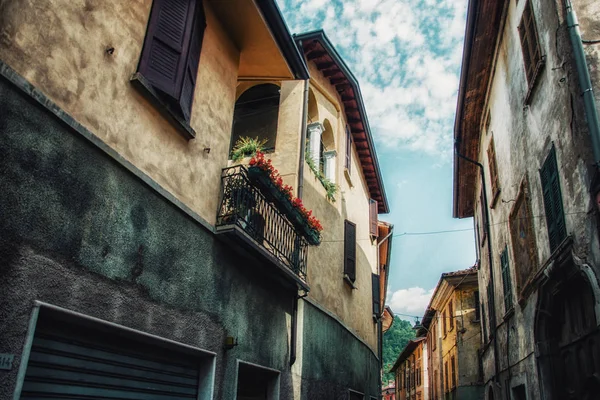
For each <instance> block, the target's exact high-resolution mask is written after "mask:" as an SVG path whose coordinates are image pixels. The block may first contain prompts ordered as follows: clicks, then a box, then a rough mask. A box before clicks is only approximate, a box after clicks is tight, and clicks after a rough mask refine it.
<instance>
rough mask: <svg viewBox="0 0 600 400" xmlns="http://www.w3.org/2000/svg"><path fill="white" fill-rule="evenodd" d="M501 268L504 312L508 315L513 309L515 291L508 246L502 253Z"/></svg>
mask: <svg viewBox="0 0 600 400" xmlns="http://www.w3.org/2000/svg"><path fill="white" fill-rule="evenodd" d="M500 268H501V271H502V272H501V273H502V291H503V294H504V312H505V313H506V314H508V313H509V312H510V311H511V310H512V309H513V308H514V303H513V290H512V280H511V274H510V260H509V256H508V246H504V250H502V253H500Z"/></svg>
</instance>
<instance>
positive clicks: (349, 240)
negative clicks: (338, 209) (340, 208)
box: [344, 220, 356, 283]
mask: <svg viewBox="0 0 600 400" xmlns="http://www.w3.org/2000/svg"><path fill="white" fill-rule="evenodd" d="M344 277H347V279H349V280H350V282H352V283H354V281H355V280H356V224H354V223H352V222H350V221H348V220H346V221H344Z"/></svg>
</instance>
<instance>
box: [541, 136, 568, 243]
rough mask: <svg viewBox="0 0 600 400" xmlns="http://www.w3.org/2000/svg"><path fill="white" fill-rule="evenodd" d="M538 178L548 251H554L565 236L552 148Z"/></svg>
mask: <svg viewBox="0 0 600 400" xmlns="http://www.w3.org/2000/svg"><path fill="white" fill-rule="evenodd" d="M540 177H541V181H542V191H543V193H544V208H545V211H546V222H547V225H548V238H549V241H550V251H554V250H556V248H557V247H558V245H559V244H560V243H561V242H562V241H563V239H564V238H565V237H566V236H567V231H566V226H565V216H564V211H563V204H562V195H561V191H560V181H559V179H558V164H557V163H556V151H555V149H554V147H552V149H551V150H550V154H549V155H548V157H547V158H546V161H545V162H544V165H543V166H542V169H541V171H540Z"/></svg>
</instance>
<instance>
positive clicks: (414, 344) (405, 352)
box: [390, 337, 425, 372]
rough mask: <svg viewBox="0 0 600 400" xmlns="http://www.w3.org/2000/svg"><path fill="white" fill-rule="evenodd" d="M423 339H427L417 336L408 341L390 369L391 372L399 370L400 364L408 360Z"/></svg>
mask: <svg viewBox="0 0 600 400" xmlns="http://www.w3.org/2000/svg"><path fill="white" fill-rule="evenodd" d="M423 340H425V338H424V337H420V338H416V339H413V340H411V341H410V342H408V344H407V345H406V347H405V348H404V350H402V352H401V353H400V355H399V356H398V358H397V359H396V362H395V363H394V366H393V367H392V369H390V372H394V371H395V370H397V369H398V367H399V366H400V364H402V362H403V361H404V360H406V359H407V358H408V357H409V356H410V355H411V354H412V353H413V351H415V349H416V348H417V346H418V345H419V343H421V342H422V341H423Z"/></svg>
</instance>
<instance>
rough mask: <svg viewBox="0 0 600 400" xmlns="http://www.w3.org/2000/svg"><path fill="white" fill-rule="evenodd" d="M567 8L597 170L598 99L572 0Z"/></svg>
mask: <svg viewBox="0 0 600 400" xmlns="http://www.w3.org/2000/svg"><path fill="white" fill-rule="evenodd" d="M565 6H566V8H567V28H568V29H569V37H570V38H571V45H572V46H573V55H574V58H575V67H576V68H577V76H578V77H579V86H580V88H581V97H583V106H584V109H585V115H586V120H587V125H588V129H589V131H590V136H591V139H592V151H593V152H594V166H595V167H596V169H598V167H599V166H600V122H598V110H597V109H596V99H595V98H594V92H593V88H592V81H591V79H590V72H589V70H588V67H587V64H586V60H585V52H584V50H583V44H582V40H581V32H580V31H579V22H578V21H577V16H576V15H575V10H573V5H572V4H571V0H565ZM592 190H593V191H594V192H593V194H594V195H596V193H597V192H598V191H600V186H596V187H595V188H592Z"/></svg>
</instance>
